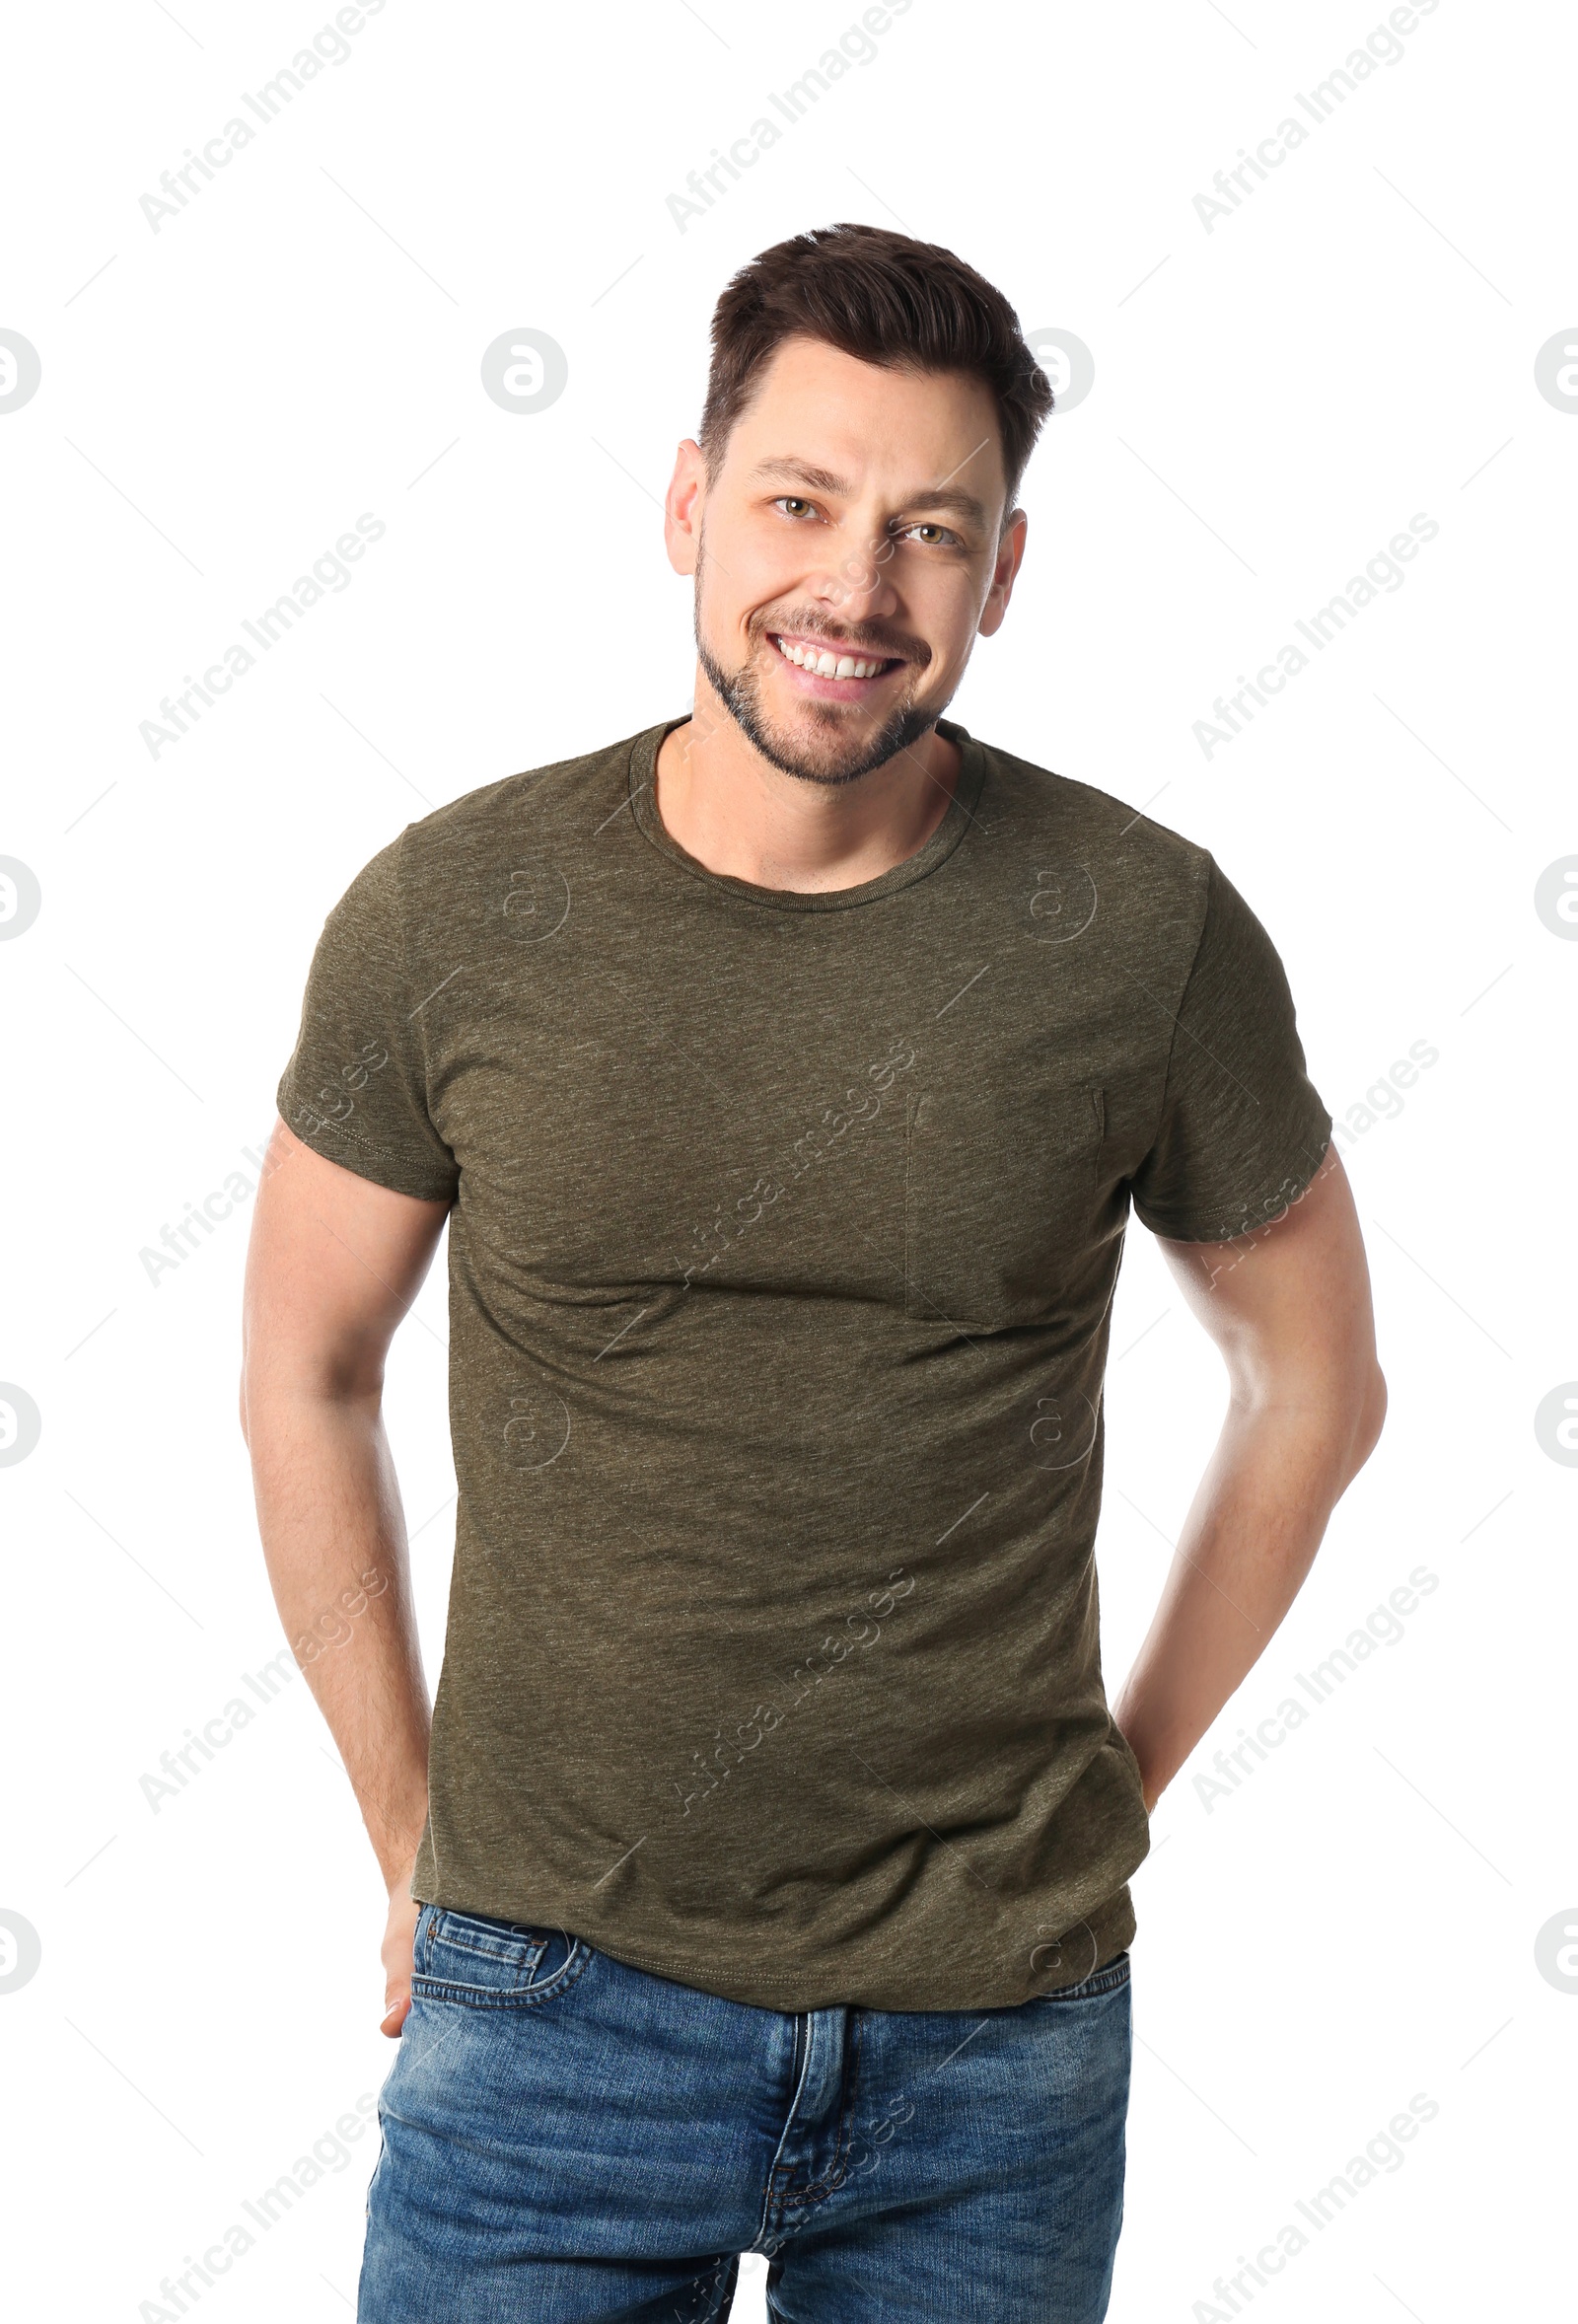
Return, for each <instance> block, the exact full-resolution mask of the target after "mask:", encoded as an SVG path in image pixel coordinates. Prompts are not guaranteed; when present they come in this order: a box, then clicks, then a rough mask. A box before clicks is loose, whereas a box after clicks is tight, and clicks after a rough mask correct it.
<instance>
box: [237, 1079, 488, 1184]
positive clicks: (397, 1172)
mask: <svg viewBox="0 0 1578 2324" xmlns="http://www.w3.org/2000/svg"><path fill="white" fill-rule="evenodd" d="M274 1104H275V1106H276V1108H277V1110H278V1113H279V1118H280V1120H281V1122H283V1123H284V1125H285V1127H286V1128H287V1129H288V1130H289V1131H290V1133H291V1136H292V1137H293V1138H296V1139H298V1140H299V1141H300V1142H301V1144H302V1145H304V1146H310V1147H311V1149H312V1151H313V1152H314V1153H315V1154H318V1155H321V1156H322V1157H323V1160H324V1161H325V1162H337V1163H338V1164H339V1166H340V1168H341V1169H342V1170H350V1171H354V1172H355V1174H356V1176H357V1177H358V1178H366V1179H371V1180H372V1182H373V1184H374V1185H375V1186H381V1187H386V1188H387V1189H388V1190H389V1192H390V1193H391V1194H393V1195H409V1196H411V1197H412V1198H414V1199H415V1200H417V1201H419V1202H448V1201H452V1200H453V1199H454V1195H455V1188H454V1185H453V1183H450V1182H446V1183H444V1184H442V1185H435V1184H434V1183H433V1181H432V1180H431V1179H430V1178H427V1177H424V1176H422V1175H421V1174H420V1173H419V1172H414V1171H412V1170H411V1169H410V1168H409V1167H408V1166H407V1165H406V1164H405V1163H403V1162H402V1161H401V1160H400V1158H399V1156H398V1155H397V1154H391V1153H389V1152H387V1151H386V1150H385V1148H383V1147H382V1146H378V1145H374V1144H371V1143H370V1142H369V1141H368V1140H366V1139H363V1138H358V1137H357V1136H356V1135H355V1134H354V1133H353V1132H352V1131H350V1130H340V1131H337V1132H336V1131H334V1129H333V1126H332V1125H331V1124H325V1123H323V1119H322V1117H319V1118H318V1120H317V1122H316V1123H314V1124H313V1125H312V1126H308V1125H307V1124H306V1123H305V1122H304V1119H303V1117H304V1116H305V1115H309V1114H311V1111H312V1109H311V1108H310V1107H305V1106H302V1105H300V1104H299V1103H298V1101H297V1097H296V1093H295V1091H294V1090H293V1089H292V1088H291V1087H290V1086H289V1075H288V1074H287V1075H286V1076H285V1077H284V1078H283V1079H282V1080H281V1081H280V1084H279V1087H278V1088H277V1090H276V1091H275V1092H274Z"/></svg>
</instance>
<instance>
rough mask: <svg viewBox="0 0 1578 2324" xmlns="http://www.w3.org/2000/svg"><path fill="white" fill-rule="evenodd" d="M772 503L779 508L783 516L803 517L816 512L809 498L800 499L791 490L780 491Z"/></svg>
mask: <svg viewBox="0 0 1578 2324" xmlns="http://www.w3.org/2000/svg"><path fill="white" fill-rule="evenodd" d="M772 505H773V507H774V508H781V509H782V510H783V512H784V514H785V516H790V517H803V516H814V515H815V514H816V511H815V509H814V508H813V507H812V505H811V503H810V501H809V500H802V499H800V498H799V497H798V495H797V494H795V493H793V492H780V493H779V495H778V497H777V499H776V500H775V501H774V502H773V504H772Z"/></svg>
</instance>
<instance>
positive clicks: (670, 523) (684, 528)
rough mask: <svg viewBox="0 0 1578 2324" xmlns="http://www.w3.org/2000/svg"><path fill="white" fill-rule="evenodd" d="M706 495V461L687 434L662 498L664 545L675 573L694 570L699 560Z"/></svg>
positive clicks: (676, 455)
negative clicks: (702, 513)
mask: <svg viewBox="0 0 1578 2324" xmlns="http://www.w3.org/2000/svg"><path fill="white" fill-rule="evenodd" d="M706 496H707V464H706V460H705V458H704V456H703V454H702V450H701V447H700V445H699V444H698V443H697V442H696V441H695V439H694V437H692V436H686V438H685V440H684V442H683V443H682V444H681V446H680V449H679V451H678V452H677V453H676V454H675V456H674V473H673V475H672V476H671V477H670V478H669V489H668V491H667V493H666V494H665V495H664V501H663V545H664V546H665V547H666V548H667V550H668V552H669V562H670V564H671V565H673V567H674V569H675V571H676V572H677V573H693V572H694V571H695V569H696V565H697V563H698V561H699V559H700V555H701V510H702V505H703V503H704V501H705V499H706Z"/></svg>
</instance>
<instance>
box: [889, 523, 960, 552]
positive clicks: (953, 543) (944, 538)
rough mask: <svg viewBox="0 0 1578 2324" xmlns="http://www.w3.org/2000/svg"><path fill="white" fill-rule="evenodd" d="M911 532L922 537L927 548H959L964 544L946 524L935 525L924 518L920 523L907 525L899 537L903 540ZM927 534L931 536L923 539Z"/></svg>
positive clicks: (918, 537) (917, 536)
mask: <svg viewBox="0 0 1578 2324" xmlns="http://www.w3.org/2000/svg"><path fill="white" fill-rule="evenodd" d="M909 534H913V535H915V537H916V538H917V539H921V541H922V546H923V547H926V548H950V547H951V548H959V547H961V546H962V543H961V541H960V538H959V535H958V534H957V533H950V532H949V530H948V528H947V526H946V525H934V524H931V523H928V522H926V521H925V520H924V519H923V520H922V521H921V522H920V523H919V524H915V525H906V526H905V527H904V530H903V533H902V534H900V536H899V538H900V539H901V540H902V539H903V538H905V537H906V536H907V535H909ZM926 535H929V536H930V538H929V539H923V538H922V537H923V536H926Z"/></svg>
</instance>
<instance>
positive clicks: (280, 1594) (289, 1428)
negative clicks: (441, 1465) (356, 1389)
mask: <svg viewBox="0 0 1578 2324" xmlns="http://www.w3.org/2000/svg"><path fill="white" fill-rule="evenodd" d="M246 1423H247V1441H248V1446H249V1449H250V1451H251V1463H252V1483H253V1489H254V1492H255V1496H256V1503H257V1521H258V1529H259V1532H260V1534H261V1537H262V1544H263V1555H264V1558H265V1560H266V1561H267V1565H268V1577H269V1581H270V1583H271V1585H272V1587H273V1592H274V1603H275V1605H276V1606H277V1607H278V1609H279V1616H280V1621H281V1623H282V1624H283V1626H284V1630H285V1635H286V1637H287V1638H288V1640H289V1641H290V1646H291V1650H292V1652H293V1653H294V1655H295V1657H296V1660H297V1662H298V1664H299V1665H300V1666H301V1668H302V1670H303V1671H304V1673H305V1675H306V1678H307V1683H308V1685H309V1686H310V1687H311V1689H312V1691H313V1694H314V1697H315V1698H316V1700H317V1703H318V1707H319V1708H320V1709H321V1710H322V1712H323V1717H324V1719H325V1720H326V1721H327V1724H328V1728H329V1731H330V1733H331V1734H332V1735H333V1738H334V1741H335V1744H336V1746H337V1747H338V1750H339V1755H340V1759H341V1761H342V1762H343V1764H344V1767H345V1772H346V1774H347V1775H348V1776H349V1778H350V1781H351V1787H352V1789H353V1790H354V1792H355V1794H356V1798H357V1802H358V1804H359V1806H360V1808H361V1811H362V1818H363V1821H364V1823H365V1824H366V1826H367V1832H368V1837H369V1839H370V1840H371V1842H372V1844H373V1848H374V1852H376V1854H377V1856H378V1861H379V1865H380V1868H381V1870H382V1871H383V1874H384V1878H385V1881H386V1883H387V1884H389V1885H393V1884H394V1881H395V1880H396V1879H398V1878H400V1877H402V1876H403V1875H404V1874H405V1873H406V1872H407V1870H408V1867H409V1864H410V1859H411V1857H412V1855H413V1853H414V1852H415V1849H416V1845H417V1842H418V1840H419V1839H420V1837H421V1833H422V1826H423V1823H424V1820H425V1817H426V1813H427V1748H428V1732H429V1727H430V1724H431V1711H430V1708H429V1704H428V1696H427V1684H426V1680H425V1678H424V1676H423V1672H422V1659H421V1648H420V1644H419V1642H418V1639H417V1634H416V1625H415V1621H414V1617H413V1613H412V1608H411V1593H410V1567H409V1561H408V1557H407V1553H406V1543H405V1525H404V1517H403V1512H402V1510H401V1507H400V1498H399V1488H398V1485H397V1483H396V1481H395V1477H394V1462H393V1460H392V1458H391V1455H390V1449H389V1442H388V1438H387V1437H386V1435H385V1432H384V1425H383V1420H382V1418H381V1416H380V1412H379V1402H378V1397H377V1394H376V1393H372V1394H363V1395H345V1396H338V1397H331V1396H327V1395H323V1394H318V1393H304V1392H302V1391H300V1390H294V1389H288V1388H283V1387H280V1386H260V1385H258V1384H257V1383H256V1382H255V1381H253V1382H249V1385H248V1390H247V1395H246Z"/></svg>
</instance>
